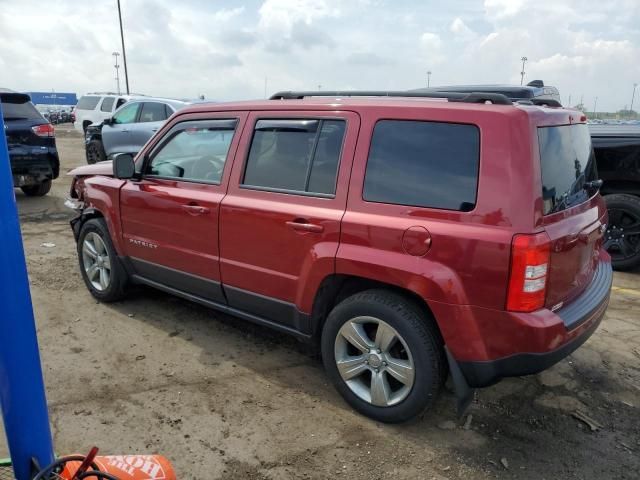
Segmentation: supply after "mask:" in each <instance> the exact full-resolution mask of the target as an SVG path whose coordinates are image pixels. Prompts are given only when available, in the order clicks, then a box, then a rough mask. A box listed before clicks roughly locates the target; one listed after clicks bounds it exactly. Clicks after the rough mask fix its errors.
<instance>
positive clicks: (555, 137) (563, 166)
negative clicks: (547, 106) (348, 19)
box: [534, 115, 609, 328]
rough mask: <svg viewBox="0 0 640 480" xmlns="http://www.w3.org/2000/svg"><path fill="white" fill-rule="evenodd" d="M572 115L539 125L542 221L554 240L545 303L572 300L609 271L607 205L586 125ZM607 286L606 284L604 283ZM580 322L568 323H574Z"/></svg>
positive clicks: (557, 305)
mask: <svg viewBox="0 0 640 480" xmlns="http://www.w3.org/2000/svg"><path fill="white" fill-rule="evenodd" d="M577 117H578V115H572V117H571V119H570V120H571V123H568V124H564V125H553V124H552V125H548V124H542V125H540V124H538V125H537V126H535V136H534V138H536V137H537V139H538V142H537V145H534V149H535V147H536V146H537V150H538V152H537V153H538V155H537V156H538V157H539V159H540V180H541V195H542V199H541V209H542V217H541V219H539V223H540V224H541V225H542V226H543V228H544V230H545V231H546V233H547V235H548V236H549V240H550V257H549V258H550V260H549V271H548V273H547V288H546V300H545V306H546V307H547V308H550V309H552V310H554V311H557V310H559V309H561V308H562V307H563V306H566V305H567V304H569V303H571V301H572V300H574V299H576V297H578V296H579V295H580V294H582V293H583V292H584V291H585V290H586V289H587V288H589V287H590V286H592V284H594V283H597V282H598V281H599V279H601V278H600V277H603V278H604V277H608V275H605V273H606V272H603V269H607V268H609V266H608V257H607V254H606V253H604V251H603V250H602V243H603V242H602V239H603V233H604V231H605V229H606V221H607V216H606V208H605V205H604V200H603V199H602V197H601V196H600V195H599V194H598V191H597V170H596V164H595V156H594V153H593V147H592V146H591V138H590V135H589V131H588V129H587V125H586V124H585V123H583V122H576V119H578V120H579V117H578V118H577ZM603 288H604V286H603ZM573 326H577V325H567V327H569V328H570V327H573Z"/></svg>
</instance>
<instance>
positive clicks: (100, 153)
mask: <svg viewBox="0 0 640 480" xmlns="http://www.w3.org/2000/svg"><path fill="white" fill-rule="evenodd" d="M86 156H87V163H96V162H103V161H104V160H106V159H107V157H106V155H105V153H104V146H103V145H102V142H101V141H100V140H91V141H90V142H89V143H88V144H87V148H86Z"/></svg>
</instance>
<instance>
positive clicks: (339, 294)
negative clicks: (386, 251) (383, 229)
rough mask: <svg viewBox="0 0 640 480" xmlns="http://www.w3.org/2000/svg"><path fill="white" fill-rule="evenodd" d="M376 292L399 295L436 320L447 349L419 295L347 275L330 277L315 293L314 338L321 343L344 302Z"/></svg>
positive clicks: (426, 306) (411, 291)
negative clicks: (335, 310)
mask: <svg viewBox="0 0 640 480" xmlns="http://www.w3.org/2000/svg"><path fill="white" fill-rule="evenodd" d="M373 289H377V290H387V291H390V292H394V293H397V294H399V295H401V296H402V297H404V298H406V299H407V300H408V301H409V302H411V303H412V304H414V305H415V306H416V307H418V308H419V309H420V311H421V312H423V313H424V314H425V315H426V316H427V318H431V319H433V323H434V326H435V329H436V332H437V333H438V335H439V339H440V342H441V344H442V345H444V341H443V337H442V332H441V331H440V327H439V325H438V322H437V320H436V318H435V315H434V312H433V310H432V309H431V308H430V307H429V304H428V303H427V301H425V299H424V298H423V297H422V296H421V295H420V294H419V293H418V292H416V291H413V290H411V289H408V288H405V287H402V286H399V285H395V284H392V283H386V282H382V281H379V280H375V279H371V278H366V277H360V276H357V275H348V274H332V275H328V276H326V277H325V278H324V279H323V280H322V282H321V283H320V286H319V288H318V290H317V291H316V295H315V298H314V301H313V308H312V312H311V333H312V337H313V338H314V339H315V340H316V341H319V339H320V337H321V335H322V329H323V327H324V324H325V322H326V320H327V317H328V315H329V313H330V312H331V310H332V309H333V308H334V307H335V306H336V305H338V304H339V303H340V302H341V301H342V300H344V299H345V298H347V297H350V296H351V295H354V294H356V293H359V292H362V291H365V290H373Z"/></svg>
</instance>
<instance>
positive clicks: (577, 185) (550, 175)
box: [538, 124, 598, 215]
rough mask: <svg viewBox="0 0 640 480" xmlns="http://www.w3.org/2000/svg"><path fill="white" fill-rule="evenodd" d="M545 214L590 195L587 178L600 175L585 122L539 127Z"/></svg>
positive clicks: (590, 178)
mask: <svg viewBox="0 0 640 480" xmlns="http://www.w3.org/2000/svg"><path fill="white" fill-rule="evenodd" d="M538 141H539V143H540V164H541V167H542V199H543V201H544V214H545V215H547V214H551V213H555V212H560V211H562V210H566V209H567V208H570V207H573V206H574V205H578V204H580V203H582V202H585V201H586V200H588V199H589V192H588V191H587V190H586V189H585V188H584V184H585V182H590V181H592V180H595V179H596V178H597V176H598V175H597V171H596V163H595V155H594V153H593V147H592V146H591V137H590V136H589V130H588V128H587V126H586V125H584V124H578V125H563V126H559V127H541V128H539V129H538Z"/></svg>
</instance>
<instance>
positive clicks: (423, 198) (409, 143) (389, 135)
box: [363, 120, 480, 212]
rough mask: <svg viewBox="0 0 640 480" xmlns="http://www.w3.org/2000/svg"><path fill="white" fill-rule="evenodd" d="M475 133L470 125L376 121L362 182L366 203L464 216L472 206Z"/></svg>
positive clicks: (477, 153)
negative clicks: (437, 209)
mask: <svg viewBox="0 0 640 480" xmlns="http://www.w3.org/2000/svg"><path fill="white" fill-rule="evenodd" d="M479 163H480V132H479V130H478V128H477V127H476V126H474V125H463V124H454V123H442V122H423V121H407V120H381V121H379V122H378V123H377V124H376V126H375V128H374V131H373V137H372V140H371V148H370V150H369V159H368V161H367V169H366V174H365V181H364V193H363V197H364V200H366V201H369V202H379V203H391V204H396V205H411V206H417V207H429V208H440V209H446V210H459V211H463V212H466V211H470V210H473V208H474V207H475V203H476V194H477V188H478V170H479Z"/></svg>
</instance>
